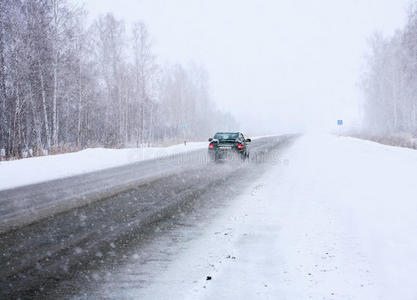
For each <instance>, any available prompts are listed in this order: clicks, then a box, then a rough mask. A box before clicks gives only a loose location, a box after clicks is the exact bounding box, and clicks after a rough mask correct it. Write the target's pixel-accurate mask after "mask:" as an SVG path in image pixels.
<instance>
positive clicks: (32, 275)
mask: <svg viewBox="0 0 417 300" xmlns="http://www.w3.org/2000/svg"><path fill="white" fill-rule="evenodd" d="M294 139H295V136H293V135H284V136H278V137H268V138H260V139H257V140H254V141H253V142H252V144H251V148H250V151H251V159H250V161H249V163H242V162H240V161H231V162H226V163H213V162H210V161H209V160H208V157H207V150H197V151H192V152H189V153H185V154H178V155H173V156H170V157H165V158H160V159H155V160H150V161H144V162H139V163H134V164H130V165H126V166H123V167H117V168H113V169H108V170H104V171H100V172H94V173H89V174H84V175H80V176H75V177H69V178H65V179H60V180H54V181H50V182H45V183H41V184H36V185H31V186H26V187H22V188H16V189H11V190H4V191H0V216H1V220H2V221H1V233H0V251H1V254H2V255H1V257H0V278H1V281H0V297H3V296H12V297H16V296H22V297H27V296H33V295H42V293H46V292H47V291H48V290H49V291H50V290H53V289H54V287H55V286H57V285H58V284H62V282H65V281H68V280H71V278H73V277H75V276H76V274H77V273H79V272H81V271H82V270H87V271H88V270H89V269H94V268H97V265H100V264H106V263H107V262H108V261H112V258H114V257H118V256H119V255H120V253H122V252H123V251H125V250H126V249H127V248H129V247H130V246H132V244H134V243H136V242H137V239H138V236H140V235H141V234H142V233H143V232H146V230H147V227H150V226H151V225H152V224H155V223H156V222H163V221H164V220H167V219H170V218H172V217H173V216H175V215H177V214H178V213H180V214H183V212H184V211H187V209H189V208H190V207H192V206H193V205H195V204H196V203H197V200H198V199H200V198H202V196H204V195H207V194H208V195H213V197H217V198H218V199H220V200H221V199H225V198H227V197H233V196H234V195H237V194H239V189H240V188H241V187H242V185H244V184H245V183H249V182H250V181H251V180H252V179H253V178H255V177H256V176H259V175H260V174H262V173H263V171H264V170H265V168H266V167H267V166H268V165H269V164H271V163H273V162H278V161H279V158H280V156H279V155H280V152H281V151H282V150H283V149H284V148H286V147H287V146H289V145H290V144H291V142H292V141H293V140H294Z"/></svg>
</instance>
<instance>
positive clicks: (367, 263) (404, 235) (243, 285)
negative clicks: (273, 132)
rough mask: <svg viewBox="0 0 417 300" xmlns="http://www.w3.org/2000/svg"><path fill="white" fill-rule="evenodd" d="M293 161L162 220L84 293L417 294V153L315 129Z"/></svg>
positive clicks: (214, 295)
mask: <svg viewBox="0 0 417 300" xmlns="http://www.w3.org/2000/svg"><path fill="white" fill-rule="evenodd" d="M284 159H288V161H289V164H288V165H282V164H278V165H275V166H274V167H273V168H271V169H270V171H269V172H268V173H266V174H265V175H263V176H262V177H260V178H258V179H256V180H254V181H253V182H252V183H251V184H250V185H249V186H247V187H245V188H244V191H245V193H244V194H243V195H241V196H239V197H237V198H233V199H229V200H227V201H223V202H222V203H219V202H213V201H211V202H210V201H209V202H208V203H210V207H209V208H206V209H202V210H200V211H194V212H193V213H191V214H190V215H189V216H188V217H186V218H180V220H176V221H174V222H172V223H171V224H170V225H166V226H162V225H161V226H158V227H157V228H155V232H156V233H155V235H154V237H153V238H152V239H150V241H149V242H148V243H147V245H146V247H144V246H142V247H137V248H136V249H134V250H132V251H130V252H128V253H126V255H125V257H124V258H123V259H121V261H122V263H120V264H118V265H117V266H116V267H112V268H108V269H106V270H104V271H102V272H97V273H93V274H89V275H90V278H91V277H93V278H94V279H93V280H90V281H89V284H85V285H84V288H83V289H82V290H81V291H80V292H79V293H78V294H77V295H76V296H75V298H77V299H79V298H81V299H88V298H105V299H113V298H114V299H256V298H258V299H417V284H416V283H417V281H416V278H415V270H416V269H417V259H416V257H415V256H416V253H417V240H416V236H417V218H416V212H417V201H416V195H417V185H416V181H415V177H414V176H413V173H414V171H415V170H416V169H417V152H416V151H413V150H408V149H400V148H395V147H388V146H383V145H379V144H375V143H371V142H366V141H361V140H356V139H352V138H338V137H332V136H314V137H309V136H306V137H302V138H300V139H299V140H298V141H297V142H296V144H295V145H294V146H293V147H292V148H291V149H290V150H289V151H287V152H286V154H285V155H284ZM155 236H156V237H155ZM207 276H210V277H211V280H207ZM63 290H65V288H64V289H63ZM60 291H62V290H59V289H58V293H59V292H60Z"/></svg>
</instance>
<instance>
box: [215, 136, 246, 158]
mask: <svg viewBox="0 0 417 300" xmlns="http://www.w3.org/2000/svg"><path fill="white" fill-rule="evenodd" d="M209 142H210V144H209V147H208V152H209V156H210V157H211V158H212V159H213V160H219V159H226V158H228V157H233V156H234V154H238V155H239V156H240V158H241V159H243V160H245V159H247V158H249V149H248V143H250V142H251V139H246V138H245V137H244V136H243V134H242V133H241V132H218V133H216V134H215V135H214V137H212V138H209Z"/></svg>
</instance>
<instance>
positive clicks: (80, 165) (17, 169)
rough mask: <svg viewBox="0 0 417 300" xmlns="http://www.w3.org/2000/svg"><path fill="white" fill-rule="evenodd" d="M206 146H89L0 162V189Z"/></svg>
mask: <svg viewBox="0 0 417 300" xmlns="http://www.w3.org/2000/svg"><path fill="white" fill-rule="evenodd" d="M205 147H207V143H206V142H192V143H187V145H186V146H185V145H184V144H178V145H174V146H170V147H145V148H128V149H105V148H89V149H86V150H82V151H79V152H74V153H68V154H58V155H49V156H41V157H32V158H25V159H20V160H13V161H3V162H0V190H3V189H8V188H14V187H18V186H24V185H28V184H33V183H39V182H43V181H48V180H53V179H58V178H64V177H68V176H73V175H79V174H83V173H88V172H92V171H98V170H103V169H107V168H112V167H117V166H121V165H125V164H129V163H133V162H137V161H141V160H147V159H152V158H157V157H162V156H167V155H172V154H176V153H182V152H186V151H191V150H197V149H203V148H205Z"/></svg>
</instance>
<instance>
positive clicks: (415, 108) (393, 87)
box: [362, 5, 417, 136]
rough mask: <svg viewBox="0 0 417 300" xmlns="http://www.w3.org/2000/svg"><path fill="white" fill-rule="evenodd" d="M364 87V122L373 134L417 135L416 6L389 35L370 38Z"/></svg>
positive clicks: (411, 8)
mask: <svg viewBox="0 0 417 300" xmlns="http://www.w3.org/2000/svg"><path fill="white" fill-rule="evenodd" d="M362 84H363V89H364V91H365V103H364V112H365V114H364V116H363V117H364V125H365V129H366V130H367V131H368V132H370V133H371V134H379V135H381V134H393V133H394V134H395V133H408V134H412V135H413V136H416V135H417V9H416V6H415V5H414V6H412V7H410V10H409V13H408V19H407V23H406V25H405V27H404V28H403V29H401V30H398V31H396V32H395V34H394V35H393V36H392V37H390V38H384V37H382V36H381V35H378V34H376V35H375V36H374V37H373V38H372V40H371V54H370V55H369V57H368V68H367V73H366V74H365V77H364V79H363V82H362Z"/></svg>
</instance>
